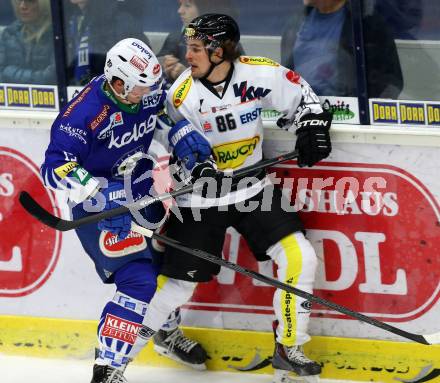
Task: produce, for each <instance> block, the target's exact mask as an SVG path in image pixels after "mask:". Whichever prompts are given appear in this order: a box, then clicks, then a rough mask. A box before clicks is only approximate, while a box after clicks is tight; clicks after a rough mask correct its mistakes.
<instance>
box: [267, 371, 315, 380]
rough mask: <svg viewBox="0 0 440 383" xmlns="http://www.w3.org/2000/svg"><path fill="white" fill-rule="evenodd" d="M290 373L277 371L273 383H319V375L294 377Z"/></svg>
mask: <svg viewBox="0 0 440 383" xmlns="http://www.w3.org/2000/svg"><path fill="white" fill-rule="evenodd" d="M289 372H290V371H286V370H277V369H275V370H274V377H273V383H319V375H308V376H294V375H290V374H289Z"/></svg>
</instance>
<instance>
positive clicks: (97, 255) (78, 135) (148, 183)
mask: <svg viewBox="0 0 440 383" xmlns="http://www.w3.org/2000/svg"><path fill="white" fill-rule="evenodd" d="M164 99H165V93H162V92H158V93H156V95H154V96H146V97H145V98H144V99H143V101H142V102H141V103H140V104H139V105H135V106H131V105H124V104H121V103H118V102H117V100H116V99H115V98H114V97H113V96H112V94H111V93H110V92H108V90H106V88H105V78H104V76H100V77H97V78H95V79H93V80H92V81H91V82H90V83H89V84H88V85H87V86H86V87H85V88H84V89H83V90H82V91H81V93H79V94H78V95H77V96H76V97H75V98H74V99H73V100H72V101H71V102H69V104H68V105H67V106H66V107H65V108H64V109H63V110H62V111H61V112H60V114H59V115H58V117H57V119H56V120H55V121H54V123H53V125H52V130H51V137H50V143H49V146H48V148H47V150H46V155H45V161H44V163H43V165H42V166H41V174H42V176H43V179H44V182H45V184H46V186H48V187H51V188H55V189H70V191H69V198H70V194H71V193H72V190H73V184H72V183H69V182H68V179H69V178H70V177H69V174H71V172H72V169H76V168H78V167H81V168H83V169H85V171H83V172H82V174H86V175H87V176H88V177H91V178H93V179H96V178H99V177H102V178H105V179H106V180H107V181H109V182H111V181H119V182H121V183H122V184H124V186H125V189H126V191H127V184H126V182H125V183H124V173H127V172H128V173H129V174H130V177H129V179H130V180H131V194H132V195H130V196H129V195H127V200H128V201H130V200H131V198H133V199H138V198H141V197H144V196H146V195H148V194H149V192H150V190H151V187H152V185H153V179H152V173H149V174H148V173H147V172H148V171H150V170H152V168H153V166H154V163H153V161H152V160H151V159H150V158H151V157H150V158H145V156H144V154H149V153H150V152H151V150H152V142H153V135H154V132H155V130H156V122H157V121H156V120H157V113H159V112H160V111H162V109H163V103H164ZM145 175H146V177H145ZM71 181H72V180H71ZM84 184H85V183H82V182H81V179H80V182H79V187H81V186H83V185H84ZM121 199H122V200H124V198H121ZM71 201H74V200H73V199H71ZM83 205H84V204H82V203H78V204H77V205H76V206H73V207H72V216H73V219H79V218H81V217H84V216H86V215H88V214H92V213H90V212H88V211H86V210H85V208H84V206H83ZM140 213H141V215H142V217H143V218H144V219H146V220H147V221H148V222H150V223H152V224H155V223H159V222H160V221H161V219H162V218H163V216H164V210H163V207H162V205H161V204H153V205H151V206H149V207H147V208H144V209H142V210H141V211H140ZM76 233H77V235H78V237H79V239H80V241H81V244H82V246H83V247H84V249H85V251H86V252H87V254H88V255H89V256H90V257H91V258H92V260H93V262H94V263H95V267H96V270H97V272H98V274H99V276H100V277H101V278H102V280H103V281H105V282H112V281H113V274H114V273H115V272H116V271H117V270H119V269H120V268H121V267H122V266H124V265H125V264H127V263H129V262H131V261H133V260H136V259H142V258H147V259H151V258H152V257H154V254H155V252H154V249H153V248H152V245H151V241H150V239H149V238H145V237H143V236H141V235H139V234H137V233H134V232H130V234H129V235H128V237H127V238H126V239H124V240H119V239H118V238H117V237H116V236H115V235H113V234H111V233H109V232H107V231H101V230H99V228H98V225H97V224H96V223H94V224H89V225H85V226H81V227H79V228H78V229H76Z"/></svg>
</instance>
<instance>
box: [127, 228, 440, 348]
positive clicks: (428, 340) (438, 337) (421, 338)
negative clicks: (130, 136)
mask: <svg viewBox="0 0 440 383" xmlns="http://www.w3.org/2000/svg"><path fill="white" fill-rule="evenodd" d="M131 230H133V231H135V232H137V233H139V234H141V235H144V236H146V237H149V238H155V239H157V240H159V241H161V242H163V243H165V244H166V245H168V246H170V247H174V248H175V249H178V250H180V251H183V252H185V253H188V254H191V255H194V256H196V257H199V258H202V259H204V260H206V261H209V262H213V263H216V264H217V265H220V266H223V267H226V268H228V269H231V270H234V271H236V272H237V273H240V274H243V275H246V276H248V277H250V278H253V279H258V280H259V281H261V282H263V283H265V284H267V285H270V286H273V287H275V288H278V289H282V290H284V291H287V292H289V293H292V294H295V295H297V296H299V297H301V298H304V299H307V300H308V301H310V302H315V303H319V304H320V305H322V306H326V307H329V308H331V309H333V310H335V311H338V312H340V313H342V314H345V315H348V316H350V317H352V318H355V319H358V320H360V321H362V322H365V323H368V324H370V325H372V326H375V327H379V328H381V329H383V330H385V331H388V332H392V333H393V334H396V335H400V336H402V337H404V338H406V339H410V340H412V341H415V342H418V343H422V344H426V345H431V344H438V343H440V332H438V333H435V334H431V335H418V334H414V333H411V332H408V331H405V330H402V329H400V328H397V327H394V326H391V325H389V324H387V323H385V322H381V321H378V320H377V319H374V318H372V317H369V316H366V315H364V314H361V313H358V312H356V311H352V310H350V309H348V308H346V307H344V306H340V305H338V304H337V303H334V302H331V301H328V300H326V299H324V298H320V297H318V296H316V295H313V294H310V293H308V292H306V291H303V290H300V289H297V288H296V287H293V286H289V285H287V284H285V283H283V282H280V281H278V280H276V279H273V278H269V277H267V276H265V275H263V274H259V273H257V272H255V271H252V270H248V269H245V268H244V267H241V266H240V265H237V264H236V263H232V262H229V261H227V260H225V259H223V258H219V257H216V256H215V255H213V254H210V253H207V252H206V251H203V250H198V249H191V248H189V247H186V246H184V245H183V244H182V243H180V242H178V241H176V240H174V239H171V238H169V237H166V236H164V235H161V234H157V233H154V232H153V231H151V230H149V229H146V228H145V227H142V226H139V225H137V224H136V223H134V222H132V224H131Z"/></svg>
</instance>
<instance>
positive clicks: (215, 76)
mask: <svg viewBox="0 0 440 383" xmlns="http://www.w3.org/2000/svg"><path fill="white" fill-rule="evenodd" d="M185 35H186V44H187V53H186V59H187V61H188V63H189V65H190V68H188V69H187V70H186V71H185V72H183V73H182V75H181V76H180V77H179V78H178V79H177V80H176V82H175V83H174V84H173V86H172V87H171V88H170V91H169V93H168V96H167V111H168V114H169V116H170V117H171V118H172V119H173V120H174V121H181V120H182V119H186V120H187V121H190V123H187V122H182V123H177V124H176V126H175V127H174V128H172V129H171V130H170V133H169V138H170V142H171V143H172V144H174V145H177V144H178V143H179V141H180V139H181V138H182V137H183V136H184V135H185V134H188V133H189V132H191V131H198V132H201V133H203V134H204V135H205V137H206V138H207V140H208V141H209V143H210V145H211V148H212V156H213V159H214V161H215V165H214V167H215V169H216V170H218V171H219V172H218V171H216V170H215V169H214V168H213V164H212V162H209V161H207V162H203V163H201V164H198V163H195V162H194V159H193V158H192V159H191V160H190V161H189V160H188V158H184V156H183V155H182V154H180V153H178V152H177V151H175V153H174V154H175V155H177V157H179V158H180V159H181V160H182V162H183V163H186V167H187V168H188V170H190V171H191V172H192V173H191V175H192V177H193V179H196V178H198V177H199V176H200V174H201V173H202V174H203V176H206V175H210V174H211V175H215V174H220V175H221V174H222V171H224V170H226V169H233V170H237V169H240V168H242V167H246V166H250V165H252V164H255V163H257V162H259V161H260V160H261V159H262V143H263V141H264V132H263V124H262V120H261V111H262V109H276V110H278V111H280V112H282V113H283V118H282V119H281V120H280V122H281V123H282V125H286V124H287V125H289V124H290V126H293V128H294V129H295V131H296V135H297V141H296V149H297V150H298V151H299V157H298V164H299V166H313V165H314V164H315V163H316V162H318V161H320V160H322V159H324V158H326V157H327V156H328V155H329V153H330V151H331V143H330V136H329V128H330V125H331V115H330V114H329V113H327V112H324V111H323V110H322V108H321V105H320V103H319V99H318V97H317V96H316V95H315V94H314V92H313V90H312V89H311V88H310V86H309V85H308V84H307V83H306V81H304V79H302V78H301V76H300V75H299V74H297V73H295V72H294V71H292V70H289V69H287V68H285V67H283V66H281V65H279V64H278V63H276V62H274V61H273V60H270V59H268V58H263V57H248V56H239V53H238V51H237V44H238V41H239V39H240V32H239V28H238V25H237V24H236V22H235V21H234V20H233V19H232V18H231V17H229V16H226V15H221V14H207V15H202V16H199V17H197V18H195V19H194V20H193V21H192V22H191V23H190V24H189V26H188V27H187V28H186V30H185ZM216 178H217V179H220V178H221V177H218V176H217V177H216ZM252 180H253V183H252V185H250V186H249V185H248V183H249V182H247V181H248V180H246V181H244V182H239V183H238V186H236V187H235V189H232V191H231V192H228V193H223V194H222V193H216V194H215V195H213V196H212V195H206V194H205V195H204V196H206V197H207V198H203V197H201V196H200V195H195V194H194V193H193V194H188V195H185V196H181V197H179V198H178V200H177V202H178V205H179V208H180V213H181V215H182V217H183V222H180V221H179V219H177V218H176V217H174V216H172V217H171V218H170V221H169V226H168V232H167V234H168V235H169V236H170V237H171V238H174V239H177V240H178V241H180V242H182V243H183V244H185V245H186V246H188V247H192V248H195V249H203V250H205V251H208V252H210V253H213V254H215V255H217V256H219V257H221V252H222V246H223V240H224V236H225V231H226V229H227V228H228V227H229V226H232V227H234V228H236V229H237V230H238V231H239V232H240V233H241V234H242V235H243V236H244V238H245V239H246V240H247V242H248V244H249V247H250V248H251V250H252V252H253V254H254V255H255V257H256V259H257V260H258V261H262V260H267V259H272V260H273V261H275V262H276V264H277V265H278V273H277V274H278V279H279V280H280V281H281V282H283V283H287V284H289V285H291V286H294V287H297V288H299V289H301V290H304V291H307V292H310V293H311V292H312V289H313V282H314V276H315V269H316V265H317V258H316V255H315V252H314V250H313V248H312V246H311V244H310V242H309V241H308V240H307V239H306V238H305V236H304V228H303V225H302V223H301V221H300V219H299V217H298V215H297V214H296V213H293V212H286V211H284V210H283V209H282V206H285V205H284V204H283V203H282V202H281V201H282V199H283V196H282V194H281V191H280V190H279V189H277V188H275V190H274V191H273V195H272V200H271V207H270V209H263V208H261V206H262V201H263V199H264V198H265V197H264V194H265V191H266V190H268V188H270V186H271V185H269V183H270V181H269V180H268V179H267V177H266V175H265V173H264V171H258V172H256V173H255V174H254V175H253V177H252ZM240 185H241V186H240ZM255 203H258V208H257V209H254V210H252V211H249V209H244V210H243V209H242V208H243V207H244V206H245V205H246V206H250V205H252V204H255ZM268 210H269V211H268ZM196 212H197V214H193V213H196ZM219 271H220V266H218V265H216V264H213V263H209V262H207V261H204V260H201V259H199V258H197V257H194V256H190V255H188V254H185V253H182V252H180V251H178V250H175V249H171V248H167V249H166V251H165V256H164V263H163V266H162V269H161V274H162V276H164V279H163V283H160V285H161V289H160V290H158V291H157V292H156V294H155V296H154V297H153V299H152V301H151V302H150V310H149V311H148V313H147V315H146V317H145V318H144V322H143V323H144V325H146V326H148V327H154V323H153V322H154V321H153V320H152V319H153V317H154V318H155V320H156V321H157V318H158V317H160V316H162V318H163V319H165V318H166V317H167V316H168V314H169V312H171V311H172V310H173V309H174V308H175V307H178V306H180V305H182V304H184V303H185V302H186V301H187V300H188V299H189V298H190V297H191V295H192V293H193V291H194V289H195V287H196V285H197V282H207V281H210V280H211V279H212V278H213V276H215V275H217V274H218V273H219ZM159 279H161V276H159ZM273 304H274V310H275V314H276V319H277V320H276V321H275V322H274V334H275V351H274V356H273V362H272V364H273V367H274V368H275V369H276V370H278V371H277V374H276V376H277V380H278V381H284V382H286V381H288V379H289V378H288V377H287V373H286V371H293V372H294V373H296V375H298V376H301V377H303V378H304V379H306V380H307V381H314V380H316V379H317V376H318V375H319V374H320V372H321V366H320V365H319V364H318V363H317V362H315V361H313V360H310V359H309V358H307V357H306V356H305V355H304V353H303V348H302V346H303V344H304V343H306V342H307V341H309V339H310V337H309V335H308V333H307V327H308V321H309V316H310V302H307V301H305V300H304V299H303V298H300V297H296V296H294V295H293V294H290V293H287V292H285V291H283V290H279V289H278V290H276V292H275V295H274V300H273ZM165 308H167V310H165ZM153 329H154V328H153ZM154 330H156V329H154ZM279 371H281V373H280V372H279Z"/></svg>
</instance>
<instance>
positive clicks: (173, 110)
mask: <svg viewBox="0 0 440 383" xmlns="http://www.w3.org/2000/svg"><path fill="white" fill-rule="evenodd" d="M263 109H272V110H273V109H274V110H277V111H279V112H281V113H282V114H283V115H284V118H285V119H287V120H290V121H292V122H293V121H294V120H295V119H297V117H298V116H299V115H304V114H307V113H310V112H312V113H321V112H322V108H321V105H320V103H319V99H318V97H317V96H316V94H315V93H314V92H313V90H312V89H311V88H310V86H309V85H308V84H307V82H306V81H304V80H303V79H302V78H301V77H300V75H299V74H297V73H295V72H294V71H292V70H290V69H287V68H285V67H283V66H281V65H280V64H278V63H277V62H275V61H273V60H270V59H268V58H264V57H249V56H241V57H239V58H238V59H237V60H235V61H234V62H233V63H232V66H231V69H230V71H229V73H228V76H227V78H226V79H225V80H224V81H222V82H221V83H219V84H213V83H210V82H208V81H207V80H205V79H195V78H193V77H192V76H191V70H190V69H187V70H186V71H184V72H183V73H182V74H181V75H180V76H179V78H178V79H177V80H176V81H175V83H174V84H173V86H172V87H171V88H170V90H169V93H168V97H167V112H168V114H169V116H170V117H171V118H172V119H173V120H174V121H176V122H177V121H179V120H182V119H187V120H189V121H190V122H191V123H192V125H193V126H194V127H195V128H197V129H199V130H200V131H201V132H202V133H203V134H204V135H205V137H206V138H207V139H208V141H209V142H210V144H211V147H212V152H213V156H214V159H215V161H216V164H217V167H218V169H219V170H223V171H224V170H226V169H233V170H236V169H239V168H242V167H246V166H250V165H253V164H255V163H257V162H259V161H260V160H261V159H262V157H263V154H262V143H263V140H264V132H263V123H262V119H261V112H262V110H263ZM265 182H267V180H262V181H260V182H258V183H255V184H254V185H253V186H251V187H249V188H245V189H244V190H243V189H240V190H238V191H236V192H233V193H230V194H229V195H226V196H225V197H223V198H218V199H217V201H216V203H215V205H225V204H231V203H235V202H239V201H243V200H245V199H247V198H250V197H252V196H254V195H256V194H257V193H258V192H259V191H260V190H261V189H262V188H263V186H264V184H265ZM182 197H183V198H182ZM182 197H180V199H178V203H179V205H181V206H189V202H190V201H189V198H190V197H189V196H188V195H186V196H182ZM191 205H192V206H194V199H193V201H192V203H191ZM210 205H211V206H212V203H211V204H210Z"/></svg>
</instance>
